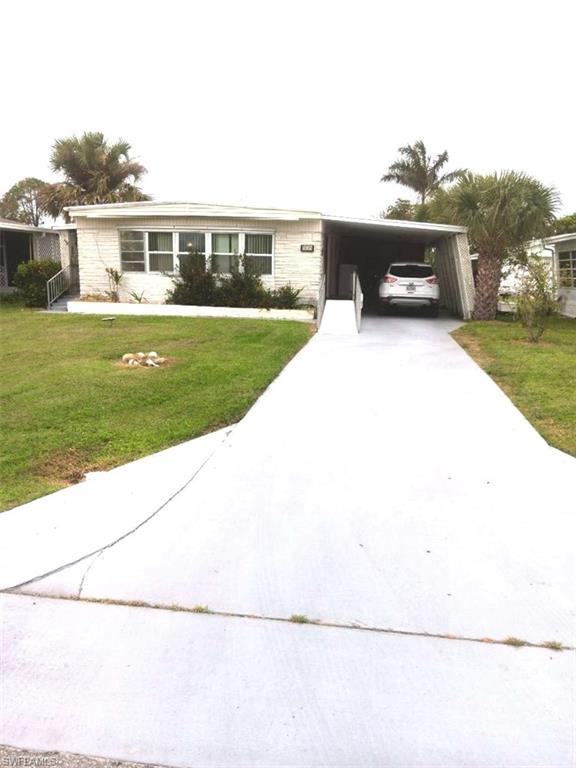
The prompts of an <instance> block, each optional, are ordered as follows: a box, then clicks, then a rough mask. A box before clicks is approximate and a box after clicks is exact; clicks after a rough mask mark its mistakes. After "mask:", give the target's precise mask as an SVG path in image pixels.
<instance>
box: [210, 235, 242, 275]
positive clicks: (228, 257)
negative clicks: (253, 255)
mask: <svg viewBox="0 0 576 768" xmlns="http://www.w3.org/2000/svg"><path fill="white" fill-rule="evenodd" d="M239 248H240V245H239V237H238V233H237V232H233V233H224V232H214V233H213V234H212V270H213V271H214V272H217V273H218V274H221V275H225V274H230V272H232V271H233V270H235V269H237V268H238V253H239Z"/></svg>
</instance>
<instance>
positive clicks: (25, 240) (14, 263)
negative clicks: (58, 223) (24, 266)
mask: <svg viewBox="0 0 576 768" xmlns="http://www.w3.org/2000/svg"><path fill="white" fill-rule="evenodd" d="M44 259H54V260H56V261H61V248H60V234H59V232H57V231H55V230H53V229H50V228H48V227H34V226H32V225H30V224H21V223H20V222H18V221H9V220H8V219H0V292H5V293H6V292H10V291H13V290H14V287H15V286H14V275H15V274H16V270H17V269H18V265H19V264H20V263H22V262H23V261H31V260H37V261H42V260H44Z"/></svg>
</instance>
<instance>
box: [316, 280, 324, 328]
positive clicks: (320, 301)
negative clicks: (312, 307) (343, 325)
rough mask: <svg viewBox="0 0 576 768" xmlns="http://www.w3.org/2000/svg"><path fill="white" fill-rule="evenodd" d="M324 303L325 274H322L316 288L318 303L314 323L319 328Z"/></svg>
mask: <svg viewBox="0 0 576 768" xmlns="http://www.w3.org/2000/svg"><path fill="white" fill-rule="evenodd" d="M325 305H326V275H325V274H324V275H322V277H321V278H320V287H319V289H318V305H317V307H316V325H317V326H318V328H320V323H321V322H322V315H323V314H324V306H325Z"/></svg>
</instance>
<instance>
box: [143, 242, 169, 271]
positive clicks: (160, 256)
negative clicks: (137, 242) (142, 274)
mask: <svg viewBox="0 0 576 768" xmlns="http://www.w3.org/2000/svg"><path fill="white" fill-rule="evenodd" d="M172 240H173V238H172V232H148V270H149V271H150V272H174V244H173V242H172Z"/></svg>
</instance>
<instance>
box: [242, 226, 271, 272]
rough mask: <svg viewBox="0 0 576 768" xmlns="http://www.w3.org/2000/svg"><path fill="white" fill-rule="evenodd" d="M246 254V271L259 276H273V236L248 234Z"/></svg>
mask: <svg viewBox="0 0 576 768" xmlns="http://www.w3.org/2000/svg"><path fill="white" fill-rule="evenodd" d="M244 254H245V255H244V264H245V268H246V269H250V270H251V271H252V272H256V273H257V274H259V275H271V274H272V235H258V234H252V233H247V234H246V239H245V248H244Z"/></svg>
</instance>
